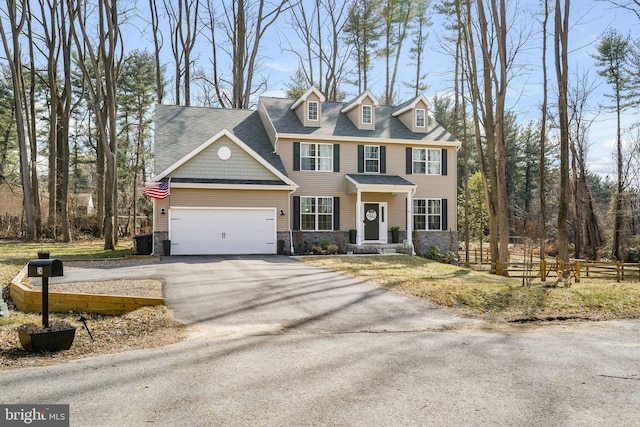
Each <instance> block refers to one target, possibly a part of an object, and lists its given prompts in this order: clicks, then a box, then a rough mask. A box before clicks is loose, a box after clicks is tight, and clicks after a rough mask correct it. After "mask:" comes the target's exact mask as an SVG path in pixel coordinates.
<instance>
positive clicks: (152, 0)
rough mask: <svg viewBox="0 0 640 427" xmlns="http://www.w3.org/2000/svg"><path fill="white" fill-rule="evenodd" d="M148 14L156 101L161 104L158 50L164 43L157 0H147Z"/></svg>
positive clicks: (161, 88) (161, 93) (161, 90)
mask: <svg viewBox="0 0 640 427" xmlns="http://www.w3.org/2000/svg"><path fill="white" fill-rule="evenodd" d="M149 14H150V15H151V32H152V33H153V51H154V53H155V62H156V67H155V73H156V102H157V103H158V104H162V100H163V99H164V78H163V76H162V74H163V73H162V70H163V67H162V64H161V63H160V51H161V50H162V46H163V45H164V39H163V38H162V32H161V31H160V18H159V15H158V2H157V0H149Z"/></svg>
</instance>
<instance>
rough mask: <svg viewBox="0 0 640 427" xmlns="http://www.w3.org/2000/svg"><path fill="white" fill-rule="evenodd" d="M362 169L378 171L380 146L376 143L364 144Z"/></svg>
mask: <svg viewBox="0 0 640 427" xmlns="http://www.w3.org/2000/svg"><path fill="white" fill-rule="evenodd" d="M364 171H365V172H367V173H380V147H379V146H377V145H365V146H364Z"/></svg>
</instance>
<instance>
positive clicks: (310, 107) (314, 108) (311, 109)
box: [307, 101, 318, 122]
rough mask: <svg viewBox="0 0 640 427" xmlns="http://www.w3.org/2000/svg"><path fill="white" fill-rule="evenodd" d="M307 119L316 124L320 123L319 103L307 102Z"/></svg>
mask: <svg viewBox="0 0 640 427" xmlns="http://www.w3.org/2000/svg"><path fill="white" fill-rule="evenodd" d="M307 119H309V120H311V121H314V122H315V121H318V102H317V101H309V102H307Z"/></svg>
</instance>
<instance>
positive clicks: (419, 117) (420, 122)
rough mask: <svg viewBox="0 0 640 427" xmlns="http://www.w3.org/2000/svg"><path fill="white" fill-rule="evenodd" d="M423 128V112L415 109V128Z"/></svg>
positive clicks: (420, 109)
mask: <svg viewBox="0 0 640 427" xmlns="http://www.w3.org/2000/svg"><path fill="white" fill-rule="evenodd" d="M424 126H425V110H424V109H422V108H417V109H416V127H418V128H423V127H424Z"/></svg>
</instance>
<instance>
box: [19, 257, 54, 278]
mask: <svg viewBox="0 0 640 427" xmlns="http://www.w3.org/2000/svg"><path fill="white" fill-rule="evenodd" d="M27 273H28V274H27V275H28V276H29V277H59V276H62V261H60V260H59V259H32V260H31V261H29V266H28V271H27Z"/></svg>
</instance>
